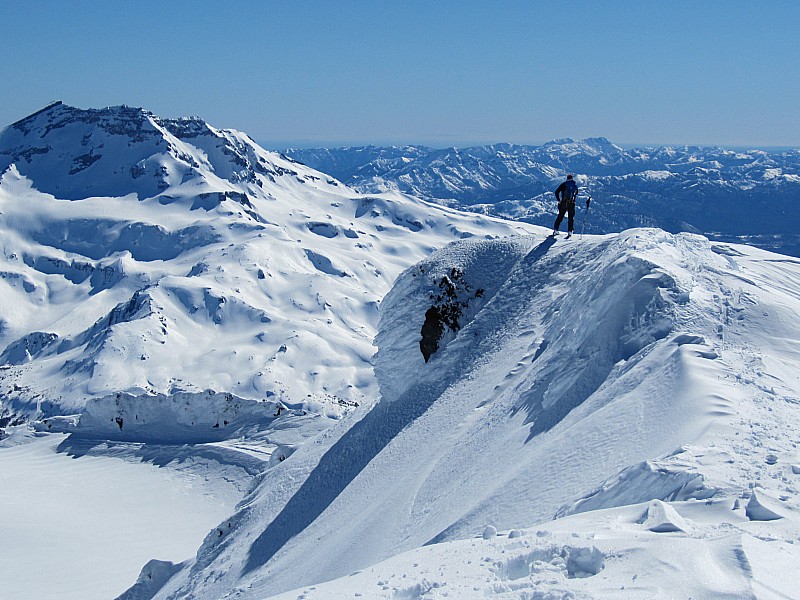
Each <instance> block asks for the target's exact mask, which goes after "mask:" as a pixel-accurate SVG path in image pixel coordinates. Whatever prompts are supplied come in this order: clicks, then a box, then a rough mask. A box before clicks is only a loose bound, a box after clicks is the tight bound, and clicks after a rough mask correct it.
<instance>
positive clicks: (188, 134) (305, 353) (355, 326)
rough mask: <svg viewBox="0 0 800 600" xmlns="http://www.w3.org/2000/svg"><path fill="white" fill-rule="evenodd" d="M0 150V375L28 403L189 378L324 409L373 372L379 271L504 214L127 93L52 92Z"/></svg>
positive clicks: (188, 384)
mask: <svg viewBox="0 0 800 600" xmlns="http://www.w3.org/2000/svg"><path fill="white" fill-rule="evenodd" d="M0 156H1V157H2V160H3V161H4V162H3V163H2V171H3V173H2V176H1V177H0V230H2V250H3V252H2V255H0V277H1V279H0V286H3V289H4V293H3V294H2V296H0V302H1V303H2V304H0V308H2V311H0V355H2V356H3V358H4V361H5V362H6V367H7V368H6V370H5V371H3V372H2V373H0V377H2V378H3V379H6V380H9V381H11V380H13V381H14V382H15V384H14V385H15V386H16V387H12V388H10V390H11V391H10V392H7V393H5V395H4V397H5V400H6V402H5V405H6V409H5V410H6V411H9V412H11V413H15V414H19V415H23V416H26V417H30V418H37V417H42V416H53V415H59V414H63V413H65V412H70V411H74V412H80V411H81V410H83V406H84V405H85V404H86V403H87V402H89V401H94V400H97V399H100V398H105V397H107V396H108V395H113V394H116V393H124V394H128V395H129V396H131V397H139V396H142V397H147V396H152V395H157V394H162V395H166V396H170V395H172V394H175V393H197V394H200V395H201V396H202V393H203V392H204V390H206V389H211V390H215V391H218V392H225V393H230V394H234V395H236V396H237V397H239V398H242V399H245V400H257V401H262V400H268V401H269V402H270V403H276V402H282V403H285V404H286V405H292V406H296V407H303V408H302V409H303V410H308V409H311V410H313V411H315V412H320V413H330V414H331V415H335V414H339V413H341V412H342V410H346V409H348V407H349V406H351V405H352V404H354V403H358V402H361V401H363V399H364V398H366V397H369V396H370V395H371V394H372V392H371V391H370V390H373V389H375V387H376V385H375V383H374V376H373V374H372V366H371V357H372V354H373V352H374V349H373V347H372V339H373V337H374V329H375V326H376V324H377V306H378V303H379V302H380V300H381V298H382V297H383V295H384V294H385V293H386V291H387V290H388V289H389V287H390V285H391V283H392V281H393V279H394V277H395V276H396V275H397V274H398V273H399V272H400V271H402V270H403V269H405V268H406V267H408V266H409V265H410V264H413V262H415V261H417V260H419V259H421V258H423V257H424V256H425V255H427V254H428V253H430V252H431V251H432V250H433V249H434V248H436V247H438V246H441V245H443V244H446V243H447V242H449V241H452V240H455V239H460V238H462V237H467V236H496V235H505V234H508V233H510V232H512V231H514V230H517V231H519V230H520V229H519V228H518V227H515V226H514V225H512V224H509V223H503V222H500V221H496V220H495V221H493V220H491V219H486V218H482V217H476V216H474V215H468V214H461V213H456V212H454V211H450V210H447V209H443V208H441V207H438V206H433V205H428V204H426V203H424V202H421V201H419V200H416V199H413V198H409V197H406V196H402V195H399V194H391V195H383V196H375V195H373V196H363V195H360V194H358V193H357V192H354V191H353V190H351V189H349V188H347V187H346V186H344V185H341V184H340V183H338V182H337V181H335V180H334V179H332V178H330V177H328V176H326V175H324V174H322V173H320V172H318V171H315V170H313V169H311V168H309V167H306V166H304V165H301V164H299V163H296V162H294V161H292V160H290V159H287V158H284V157H282V156H280V155H279V154H276V153H273V152H268V151H266V150H264V149H263V148H261V147H259V146H258V145H257V144H255V143H254V142H253V141H252V140H251V139H250V138H249V136H247V135H246V134H243V133H240V132H237V131H233V130H223V129H216V128H214V127H213V126H211V125H208V124H206V123H205V122H203V121H202V120H201V119H198V118H189V119H161V118H159V117H157V116H155V115H153V114H152V113H150V112H148V111H146V110H143V109H134V108H129V107H113V108H106V109H100V110H94V109H90V110H81V109H76V108H73V107H69V106H65V105H63V104H60V103H57V104H54V105H52V106H50V107H48V108H46V109H44V110H42V111H40V112H38V113H35V114H33V115H31V116H30V117H28V118H26V119H23V120H22V121H20V122H18V123H15V124H14V125H11V126H10V127H8V128H6V129H5V130H3V132H2V134H0ZM64 200H71V202H65V201H64ZM131 307H139V308H137V309H136V310H133V308H131ZM201 401H202V400H201ZM273 410H274V409H273ZM109 422H113V421H109ZM112 431H113V429H112Z"/></svg>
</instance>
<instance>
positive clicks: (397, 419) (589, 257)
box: [157, 229, 800, 598]
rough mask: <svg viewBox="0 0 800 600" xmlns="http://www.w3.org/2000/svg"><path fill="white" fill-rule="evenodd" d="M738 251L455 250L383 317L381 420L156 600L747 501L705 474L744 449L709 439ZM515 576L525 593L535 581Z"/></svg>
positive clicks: (303, 469)
mask: <svg viewBox="0 0 800 600" xmlns="http://www.w3.org/2000/svg"><path fill="white" fill-rule="evenodd" d="M734 252H735V250H734V248H733V247H730V246H712V245H711V244H709V242H708V241H707V240H705V239H704V238H702V237H699V236H694V235H688V234H683V235H679V236H673V235H670V234H667V233H665V232H661V231H657V230H644V229H642V230H632V231H629V232H625V233H624V234H621V235H618V236H606V237H601V238H595V237H592V238H586V239H584V240H583V241H565V240H558V241H555V240H553V239H552V238H544V237H542V236H529V237H512V238H505V239H501V240H488V241H474V240H464V241H460V242H455V243H453V244H451V245H449V246H447V247H446V248H444V249H443V250H441V251H440V252H437V253H436V254H434V255H432V256H431V257H430V258H428V259H426V260H423V261H421V262H420V263H418V264H417V265H415V266H414V267H412V268H410V269H408V270H406V271H405V272H404V273H403V274H402V275H401V276H400V277H399V278H398V280H397V282H396V283H395V285H394V287H393V288H392V291H391V292H390V293H389V294H388V295H387V296H386V298H385V300H384V302H383V303H382V307H381V320H380V324H379V330H378V336H377V344H378V347H379V350H378V354H377V356H376V361H375V368H376V373H377V377H378V382H379V385H380V390H381V401H380V402H379V403H378V404H377V405H376V406H375V407H374V408H372V409H371V410H364V411H363V412H362V413H361V414H363V416H361V417H358V421H357V422H356V423H355V424H352V425H351V426H349V427H347V426H345V423H342V425H343V426H340V427H338V428H336V429H335V430H332V432H331V434H330V436H329V437H328V441H327V442H325V443H324V444H322V445H321V446H316V447H313V448H312V447H303V448H299V449H298V451H297V452H296V453H295V454H294V455H293V456H292V457H291V459H290V460H288V461H287V463H286V464H285V465H282V466H281V469H284V468H285V469H287V473H292V482H291V483H290V484H287V482H286V480H285V479H280V478H279V475H280V470H281V469H278V470H275V471H273V472H271V473H270V474H269V475H268V476H267V477H266V478H265V479H264V480H263V481H262V484H261V487H260V488H259V489H258V490H257V491H255V492H254V493H253V494H252V495H251V497H250V498H249V499H248V500H247V502H246V507H245V508H243V509H242V510H241V511H240V512H239V513H238V514H237V515H236V516H235V517H234V518H233V519H232V520H231V521H230V528H229V529H226V530H225V531H226V532H225V534H224V536H221V537H220V538H219V539H216V538H215V539H214V540H212V539H208V540H207V543H206V545H205V546H204V548H203V549H201V551H200V552H199V554H198V557H197V561H196V562H195V563H194V566H192V567H190V568H187V569H184V570H182V571H181V572H180V573H179V574H177V575H176V576H175V577H174V578H173V579H171V580H170V582H168V584H167V585H166V586H165V587H164V588H163V590H162V591H161V592H160V594H159V595H158V596H157V597H159V598H161V597H163V598H176V597H181V596H183V595H185V594H187V593H198V594H200V595H205V596H208V597H214V596H219V595H221V594H223V593H224V590H226V589H231V588H232V587H233V586H236V587H237V589H239V590H242V592H241V593H242V594H243V597H245V598H249V597H253V598H257V597H258V598H260V597H266V596H269V595H270V594H274V593H276V592H280V591H284V590H288V589H291V588H293V587H298V586H306V588H304V589H306V590H307V591H306V592H305V593H310V591H308V590H309V588H308V586H313V585H315V584H318V583H319V582H321V581H326V580H328V579H331V578H334V577H343V576H345V575H346V574H348V573H352V572H353V571H359V570H362V569H365V568H366V567H367V566H368V565H371V564H373V563H375V561H377V560H384V559H390V557H392V556H395V555H397V554H399V553H401V552H404V551H407V550H411V549H413V548H420V547H421V546H424V545H426V544H433V543H435V544H440V543H448V542H449V541H451V540H458V539H463V538H469V537H473V536H478V537H480V535H481V532H484V533H485V532H486V531H489V530H490V529H491V530H493V531H494V530H500V531H503V530H505V531H507V530H509V529H511V528H513V527H524V526H526V524H527V525H530V524H532V523H537V522H541V521H542V520H545V519H549V518H551V517H552V516H553V515H555V514H558V515H559V516H564V515H568V514H572V513H576V512H582V511H594V510H598V509H607V508H613V507H618V506H622V505H627V504H635V503H641V502H649V501H650V500H658V501H663V502H669V503H675V502H682V501H683V502H686V501H692V500H708V499H709V498H717V497H718V496H722V495H725V494H730V493H732V492H731V489H732V487H733V489H738V490H739V492H736V493H740V492H741V490H742V489H745V490H746V489H747V487H748V486H747V477H749V476H750V475H745V474H740V475H738V476H736V477H734V478H730V476H729V473H728V470H729V469H731V468H732V467H731V466H729V465H731V464H733V463H731V462H730V459H729V458H728V457H726V454H725V453H724V452H720V451H713V452H710V453H709V454H708V456H709V457H710V458H709V459H708V460H704V459H701V458H698V457H700V456H703V455H704V452H703V451H701V450H699V448H708V444H711V446H713V445H714V443H715V442H719V443H720V444H723V445H725V447H726V448H729V449H731V451H732V449H733V448H734V447H736V446H735V443H736V437H735V436H733V435H731V436H729V437H726V436H727V434H723V433H721V432H724V431H730V429H726V424H727V423H728V422H729V420H730V419H731V418H732V415H733V412H732V408H731V404H732V403H733V402H735V401H738V399H741V398H744V397H746V394H747V391H745V390H741V389H739V388H738V385H739V384H737V380H736V379H735V378H732V377H731V371H730V370H731V369H735V368H736V367H735V366H734V365H736V364H737V362H736V361H738V352H739V346H738V345H737V342H733V341H731V337H730V336H732V335H734V333H733V332H734V331H735V330H736V327H738V326H739V324H740V323H741V321H737V320H736V317H735V316H734V314H733V313H732V312H731V311H732V310H733V307H734V306H737V307H738V308H737V310H743V311H744V310H750V309H749V308H748V306H750V305H749V304H748V301H746V300H744V298H746V297H747V296H746V294H751V293H753V294H754V293H757V291H756V288H754V287H751V286H753V282H752V281H751V280H750V279H749V278H748V277H747V276H745V275H743V273H742V271H743V270H744V269H749V268H751V267H750V266H749V263H748V264H745V263H744V262H742V263H741V266H740V264H739V263H736V264H734V263H735V261H736V258H735V257H734V256H733V253H734ZM742 256H744V255H742ZM740 258H741V257H740ZM760 268H761V267H759V269H760ZM793 268H794V267H788V268H787V270H786V273H785V274H782V275H781V279H782V280H784V279H785V277H787V276H790V275H789V273H790V272H791V270H792V269H793ZM742 277H744V279H742ZM443 281H444V282H445V283H444V284H443V283H442V282H443ZM737 286H745V288H746V289H747V290H748V291H747V293H746V294H745V292H744V291H743V290H741V289H740V287H737ZM478 290H481V293H480V294H476V292H477V291H478ZM726 298H727V300H725V299H726ZM737 298H739V299H740V300H736V299H737ZM448 302H450V303H451V304H452V305H453V306H455V307H457V308H458V310H457V311H453V312H449V313H448V319H447V321H446V327H443V330H444V333H443V335H442V337H441V338H440V339H439V344H438V347H437V349H436V350H435V351H434V352H433V353H432V354H430V356H429V359H428V361H427V362H426V360H425V356H423V352H422V351H421V348H420V339H421V337H422V336H423V325H424V323H425V320H426V313H427V312H428V310H429V309H430V307H431V306H433V305H438V306H444V305H445V304H446V303H448ZM742 302H744V303H742ZM726 307H727V308H726ZM448 310H449V309H448ZM450 325H452V327H450ZM729 329H731V332H730V334H729V333H728V330H729ZM726 353H728V354H726ZM725 355H730V356H731V359H732V361H733V362H732V363H727V362H725V361H724V360H723V356H725ZM775 372H777V371H775ZM786 377H788V372H787V375H785V376H784V378H783V379H782V381H784V382H788V379H786ZM793 389H795V390H796V389H797V387H795V388H793ZM791 393H792V394H795V395H796V391H795V392H791ZM787 406H789V407H791V406H792V405H791V404H787ZM796 413H797V411H794V412H791V410H790V412H788V413H786V414H787V415H791V417H790V420H791V421H792V422H797V421H798V418H800V415H798V414H796ZM676 448H678V450H675V449H676ZM787 448H788V446H787ZM739 451H741V450H739ZM728 456H729V455H728ZM716 457H719V458H716ZM734 481H735V482H736V483H733V482H734ZM789 485H790V484H789ZM737 486H738V487H737ZM648 510H649V512H648ZM648 510H645V511H644V512H645V513H648V514H647V515H646V516H645V517H642V518H641V521H639V522H641V523H644V524H645V525H646V526H647V527H648V528H649V529H648V531H651V532H653V535H656V534H658V535H664V533H663V532H667V531H673V532H686V530H687V529H688V528H690V526H689V525H686V524H685V523H684V522H683V520H682V518H681V517H680V516H679V515H678V514H677V513H675V511H674V510H673V508H671V506H670V505H667V504H664V505H663V506H662V505H657V504H654V505H652V506H650V509H648ZM756 512H757V511H755V510H754V514H756ZM641 514H642V513H641V511H640V512H639V513H638V514H637V517H636V519H639V515H641ZM648 519H649V520H648ZM656 521H658V523H656ZM667 521H669V523H668V522H667ZM670 523H672V525H670ZM676 523H678V525H675V524H676ZM487 524H490V525H491V526H492V527H487ZM673 525H674V527H677V529H675V528H673V529H668V528H669V527H673ZM484 537H486V536H485V535H484ZM490 537H491V536H490ZM512 537H513V536H512ZM419 552H420V556H422V551H421V550H420V551H419ZM585 552H586V557H594V558H593V559H592V560H589V559H588V558H587V563H586V564H587V565H588V564H591V565H599V564H600V563H601V560H602V554H601V553H599V551H597V552H598V553H594V552H595V551H592V550H591V549H588V548H587V549H586V550H585ZM520 560H522V559H520ZM531 560H533V559H531ZM567 562H568V561H567ZM300 564H302V565H303V567H302V569H301V571H300V572H298V570H297V565H300ZM514 564H515V565H516V563H514ZM529 564H530V562H529V563H526V565H529ZM508 568H511V569H512V570H513V572H514V573H517V572H518V570H517V568H516V566H509V567H508ZM599 568H600V567H599V566H598V567H596V568H594V570H593V572H592V573H589V575H593V573H597V572H598V571H599ZM526 569H527V570H524V572H523V570H522V567H521V566H520V569H519V573H522V575H520V578H523V577H528V576H531V577H533V575H534V572H535V570H534V569H531V568H529V567H528V566H526ZM498 573H507V572H506V571H503V570H502V569H501V570H500V571H498ZM565 576H566V578H567V579H569V574H568V573H567V574H566V575H565ZM209 577H210V578H211V579H209ZM212 579H213V581H212ZM417 583H420V582H419V581H417ZM420 585H423V584H420ZM498 585H499V584H498ZM423 587H424V585H423ZM409 589H410V588H409ZM420 589H423V588H420ZM426 589H428V588H426ZM244 590H247V591H246V592H245V591H244ZM395 591H396V592H397V593H400V591H401V590H400V589H399V588H398V589H396V590H395ZM298 593H299V592H298ZM376 597H384V596H376ZM386 597H389V596H386ZM465 597H474V596H469V595H467V596H465Z"/></svg>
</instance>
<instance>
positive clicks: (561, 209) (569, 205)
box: [553, 200, 575, 233]
mask: <svg viewBox="0 0 800 600" xmlns="http://www.w3.org/2000/svg"><path fill="white" fill-rule="evenodd" d="M565 214H566V215H568V217H569V219H568V220H567V229H568V230H569V231H570V233H571V232H573V231H574V230H575V203H574V202H567V201H566V200H562V201H561V202H559V203H558V217H556V223H555V225H553V229H555V230H556V231H558V228H559V227H560V226H561V221H563V220H564V215H565Z"/></svg>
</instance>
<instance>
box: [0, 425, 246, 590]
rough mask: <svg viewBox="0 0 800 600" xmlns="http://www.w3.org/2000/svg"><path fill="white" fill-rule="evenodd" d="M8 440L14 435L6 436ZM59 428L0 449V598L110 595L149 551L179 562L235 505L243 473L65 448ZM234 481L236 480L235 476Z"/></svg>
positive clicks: (132, 578)
mask: <svg viewBox="0 0 800 600" xmlns="http://www.w3.org/2000/svg"><path fill="white" fill-rule="evenodd" d="M12 439H13V438H12ZM64 440H65V436H62V435H46V436H43V437H37V438H35V439H29V440H25V441H23V442H22V443H19V444H16V445H10V444H9V440H6V443H5V445H4V447H2V448H0V489H2V490H3V493H2V494H0V514H2V515H3V527H2V529H3V547H4V548H5V549H6V551H4V552H2V556H3V560H2V561H0V581H2V583H1V584H0V596H2V597H3V598H5V599H7V600H23V599H25V600H27V599H32V598H38V599H42V600H44V599H47V598H53V599H55V598H58V599H70V598H74V599H75V600H90V599H92V598H96V599H98V600H107V599H108V598H113V597H116V596H117V595H119V594H121V593H122V592H123V591H125V589H126V588H127V587H128V586H130V585H132V584H133V582H134V581H135V580H136V577H137V575H138V573H139V571H140V569H141V568H142V565H144V563H146V562H147V561H148V560H150V559H151V558H153V557H158V558H160V559H163V560H169V561H172V562H181V561H183V560H186V559H188V558H190V557H191V556H193V554H194V553H195V551H196V549H197V547H198V546H199V545H200V542H201V541H202V540H203V538H204V537H205V535H206V534H207V533H208V530H209V529H210V528H211V527H212V526H214V525H216V524H217V523H218V522H219V521H221V520H222V519H223V518H225V517H226V516H227V515H228V514H230V512H231V511H232V510H233V509H234V507H235V505H236V503H237V502H238V500H239V499H240V497H241V494H242V488H243V486H244V485H245V481H244V479H243V478H242V476H241V474H240V475H238V476H236V473H235V472H233V471H229V472H228V473H227V476H228V477H232V476H233V477H236V478H234V479H231V480H230V481H226V480H225V479H223V478H222V477H220V474H221V473H222V470H220V469H218V468H217V467H212V468H209V469H203V470H201V466H202V465H197V466H196V468H192V467H190V466H189V464H188V463H191V460H190V461H188V463H187V464H184V465H183V466H180V465H171V466H167V467H164V468H158V467H156V466H155V465H147V464H140V463H138V461H135V459H133V460H132V459H131V457H128V459H127V460H121V459H120V458H111V457H101V456H91V455H85V456H80V457H74V456H69V455H68V454H67V453H65V452H64V451H63V450H62V451H59V448H58V446H59V444H60V443H63V441H64ZM237 479H238V481H237Z"/></svg>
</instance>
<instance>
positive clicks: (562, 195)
mask: <svg viewBox="0 0 800 600" xmlns="http://www.w3.org/2000/svg"><path fill="white" fill-rule="evenodd" d="M577 197H578V184H577V183H575V180H574V179H573V177H572V174H569V175H567V180H566V181H565V182H564V183H562V184H561V185H560V186H558V187H557V188H556V201H557V202H558V216H557V217H556V222H555V224H554V225H553V236H556V235H558V228H559V227H560V226H561V221H563V220H564V215H565V214H566V215H568V217H569V219H568V221H567V237H570V236H571V235H572V231H573V230H574V229H575V199H576V198H577Z"/></svg>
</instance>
